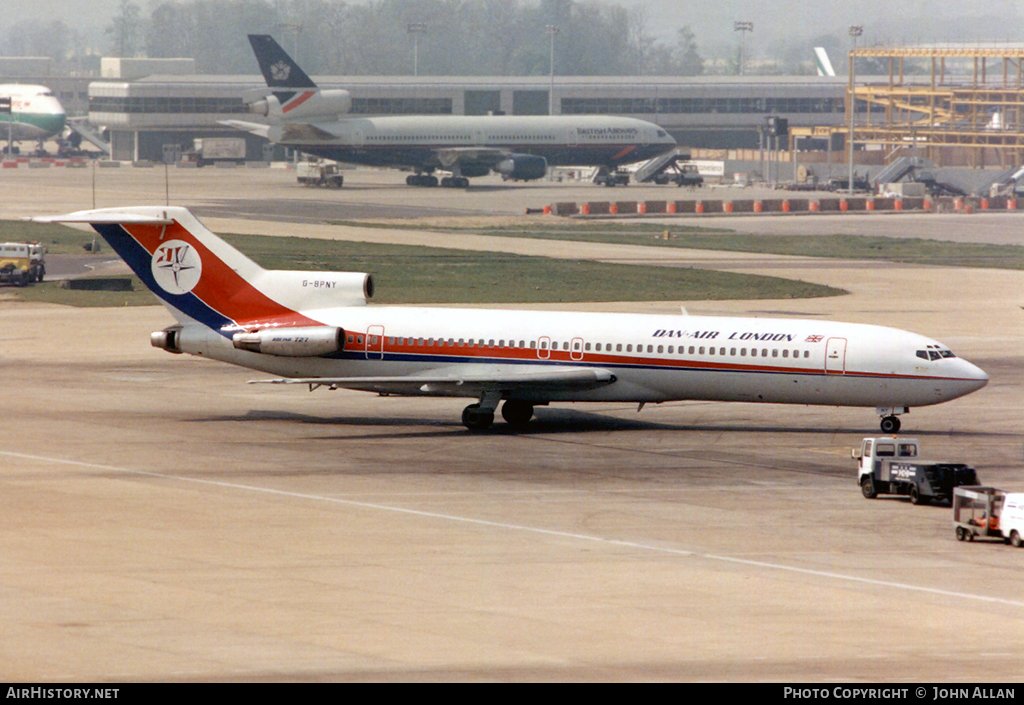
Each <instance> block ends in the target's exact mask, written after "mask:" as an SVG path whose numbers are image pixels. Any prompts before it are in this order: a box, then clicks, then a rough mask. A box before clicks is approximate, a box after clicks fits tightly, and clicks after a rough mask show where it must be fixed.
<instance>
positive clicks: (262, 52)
mask: <svg viewBox="0 0 1024 705" xmlns="http://www.w3.org/2000/svg"><path fill="white" fill-rule="evenodd" d="M249 41H250V43H251V44H252V48H253V51H254V52H255V53H256V59H257V60H258V62H259V65H260V70H261V71H262V72H263V76H264V78H265V79H266V82H267V88H266V90H264V91H257V96H258V97H259V99H258V100H254V101H252V102H251V103H250V107H251V109H252V110H253V112H255V113H258V114H260V115H264V116H265V117H266V118H267V121H268V124H260V123H253V122H246V121H242V120H225V121H223V123H224V124H225V125H230V126H231V127H235V128H237V129H239V130H244V131H246V132H250V133H252V134H256V135H259V136H261V137H266V138H267V139H269V140H270V141H271V142H275V143H277V144H281V145H284V146H286V147H290V148H293V149H297V150H299V151H301V152H306V153H308V154H314V155H317V156H321V157H326V158H327V159H336V160H338V161H342V162H348V163H350V164H362V165H367V166H381V167H397V168H404V169H412V170H414V171H415V172H416V173H415V174H411V175H410V176H409V177H408V178H407V179H406V183H407V184H409V185H410V186H437V185H438V184H439V183H440V185H442V186H453V187H459V188H464V187H466V186H468V185H469V177H474V176H484V175H486V174H488V173H490V172H491V171H492V170H493V171H495V172H498V173H500V174H502V175H504V176H506V177H508V178H511V179H519V180H523V181H529V180H532V179H540V178H542V177H543V176H544V175H545V174H546V173H547V168H548V166H559V165H573V166H597V167H601V168H604V169H606V170H610V171H614V170H615V169H616V167H618V166H619V165H621V164H633V163H636V162H641V161H645V160H647V159H651V158H652V157H656V156H658V155H660V154H663V153H665V152H667V151H669V150H671V149H673V148H675V146H676V141H675V139H673V138H672V136H671V135H669V134H668V133H667V132H665V130H663V129H661V128H660V127H658V126H657V125H655V124H654V123H650V122H645V121H643V120H636V119H634V118H626V117H616V116H606V115H571V116H566V115H555V116H550V117H549V116H519V115H516V116H506V115H500V116H472V115H428V116H400V117H372V118H371V117H366V118H358V117H352V116H351V115H347V113H349V112H350V111H351V109H352V97H351V95H350V94H349V92H348V91H346V90H341V89H321V88H319V87H318V86H317V85H316V84H315V83H314V82H313V81H312V80H311V79H310V78H309V76H307V75H306V74H305V72H304V71H303V70H302V69H301V68H300V67H299V65H298V64H296V63H295V61H293V60H292V58H291V57H290V56H288V54H287V53H286V52H285V51H284V49H282V48H281V46H280V45H279V44H278V43H277V42H276V41H274V39H273V37H271V36H269V35H266V34H251V35H249ZM257 96H254V97H257ZM437 170H444V171H448V172H451V176H445V177H443V178H442V179H441V180H440V181H439V180H438V178H437V177H436V176H434V172H435V171H437Z"/></svg>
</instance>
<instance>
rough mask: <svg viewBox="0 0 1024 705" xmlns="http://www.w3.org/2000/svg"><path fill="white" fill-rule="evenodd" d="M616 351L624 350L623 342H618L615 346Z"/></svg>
mask: <svg viewBox="0 0 1024 705" xmlns="http://www.w3.org/2000/svg"><path fill="white" fill-rule="evenodd" d="M615 352H622V343H618V344H617V345H616V346H615Z"/></svg>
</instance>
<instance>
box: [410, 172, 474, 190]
mask: <svg viewBox="0 0 1024 705" xmlns="http://www.w3.org/2000/svg"><path fill="white" fill-rule="evenodd" d="M405 183H406V185H408V186H426V187H428V188H433V187H435V186H437V185H438V184H440V185H441V186H443V187H444V188H469V179H467V178H466V177H465V176H445V177H442V178H441V180H440V181H438V180H437V177H436V176H434V175H433V174H409V176H407V177H405Z"/></svg>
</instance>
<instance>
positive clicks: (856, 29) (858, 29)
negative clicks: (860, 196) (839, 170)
mask: <svg viewBox="0 0 1024 705" xmlns="http://www.w3.org/2000/svg"><path fill="white" fill-rule="evenodd" d="M862 34H864V27H862V26H860V25H851V26H850V37H851V38H852V39H853V51H851V52H850V134H849V140H850V174H849V178H850V180H849V181H848V182H847V184H846V186H847V191H848V192H849V194H850V195H851V196H852V195H853V116H854V115H855V114H856V112H857V99H856V93H855V91H856V87H857V78H856V72H855V68H854V62H855V61H856V54H857V37H859V36H860V35H862Z"/></svg>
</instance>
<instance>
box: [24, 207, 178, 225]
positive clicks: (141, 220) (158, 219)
mask: <svg viewBox="0 0 1024 705" xmlns="http://www.w3.org/2000/svg"><path fill="white" fill-rule="evenodd" d="M29 220H31V221H32V222H33V223H88V224H89V225H94V224H96V225H114V224H116V225H171V224H172V223H173V222H174V218H171V217H168V215H167V213H166V212H162V213H139V212H137V211H136V210H119V209H116V208H103V209H99V210H89V211H76V212H75V213H66V214H64V215H40V216H36V217H35V218H29Z"/></svg>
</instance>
